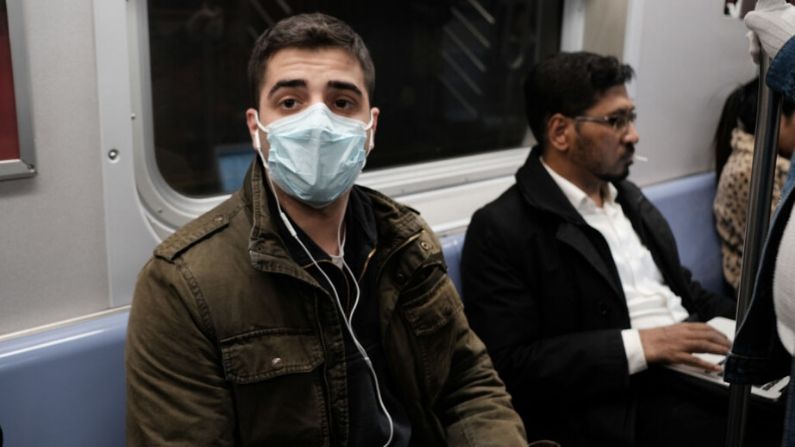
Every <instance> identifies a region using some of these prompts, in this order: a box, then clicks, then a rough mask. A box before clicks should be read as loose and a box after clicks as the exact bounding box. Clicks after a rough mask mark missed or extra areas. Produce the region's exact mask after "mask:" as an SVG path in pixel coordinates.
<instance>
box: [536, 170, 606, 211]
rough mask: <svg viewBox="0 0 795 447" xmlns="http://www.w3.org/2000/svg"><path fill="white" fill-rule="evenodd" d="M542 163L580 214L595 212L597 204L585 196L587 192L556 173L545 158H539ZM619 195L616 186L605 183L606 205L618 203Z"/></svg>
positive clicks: (603, 195)
mask: <svg viewBox="0 0 795 447" xmlns="http://www.w3.org/2000/svg"><path fill="white" fill-rule="evenodd" d="M539 159H540V161H541V166H543V167H544V169H546V170H547V172H548V173H549V176H550V177H552V180H554V181H555V184H557V185H558V187H559V188H560V190H561V191H563V194H564V195H565V196H566V198H567V199H569V202H570V203H571V205H572V206H573V207H574V209H576V210H577V211H578V212H580V213H582V212H584V211H585V212H587V211H593V210H595V209H596V208H597V207H596V203H595V202H594V201H593V200H592V199H591V198H590V197H588V195H587V194H585V191H583V190H582V189H580V188H579V187H578V186H577V185H575V184H574V183H572V182H571V181H569V179H567V178H566V177H563V176H562V175H560V174H558V173H557V172H555V171H554V170H553V169H552V168H550V167H549V165H547V163H546V162H545V161H544V157H540V158H539ZM617 195H618V190H617V189H616V187H615V186H613V184H612V183H610V182H605V187H604V189H603V190H602V198H603V199H604V201H605V203H607V204H610V205H612V204H614V203H615V201H616V196H617Z"/></svg>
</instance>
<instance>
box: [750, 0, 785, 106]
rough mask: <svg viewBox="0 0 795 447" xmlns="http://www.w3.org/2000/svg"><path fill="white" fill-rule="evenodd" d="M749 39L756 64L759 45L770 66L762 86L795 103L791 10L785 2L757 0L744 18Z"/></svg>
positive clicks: (780, 0)
mask: <svg viewBox="0 0 795 447" xmlns="http://www.w3.org/2000/svg"><path fill="white" fill-rule="evenodd" d="M745 25H746V26H747V27H748V29H749V30H751V33H753V34H752V35H751V36H750V42H751V48H750V51H751V55H752V56H754V60H758V54H759V45H760V44H761V47H762V48H763V49H764V51H765V54H767V55H768V56H770V58H771V59H772V62H771V64H770V68H769V69H768V71H767V78H766V82H767V85H768V86H769V87H770V88H772V89H773V90H775V91H777V92H779V93H781V94H782V95H784V96H786V97H787V99H789V100H791V101H795V77H793V76H792V73H793V72H794V71H795V40H793V39H792V36H793V35H794V34H795V6H792V5H790V4H789V3H787V2H786V1H785V0H759V1H758V2H757V4H756V9H755V10H754V11H751V12H749V13H748V14H747V15H746V16H745Z"/></svg>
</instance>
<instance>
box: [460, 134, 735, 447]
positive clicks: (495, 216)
mask: <svg viewBox="0 0 795 447" xmlns="http://www.w3.org/2000/svg"><path fill="white" fill-rule="evenodd" d="M540 152H541V151H540V148H538V147H536V148H534V149H533V151H532V152H531V154H530V156H529V157H528V160H527V162H526V163H525V165H524V166H523V167H522V168H521V169H520V170H519V171H518V172H517V174H516V184H515V185H513V186H512V187H510V188H509V189H508V190H507V191H506V192H504V193H503V194H502V195H501V196H500V197H499V198H497V199H496V200H495V201H493V202H491V203H490V204H488V205H486V206H485V207H483V208H481V209H480V210H478V211H477V212H476V213H475V215H474V216H473V217H472V221H471V223H470V225H469V228H468V230H467V236H466V241H465V245H464V250H463V259H462V278H463V298H464V302H465V305H466V307H465V309H466V311H467V317H468V318H469V321H470V323H471V325H472V328H473V329H474V330H475V331H476V332H477V333H478V335H479V336H480V337H481V338H482V339H483V341H484V342H485V343H486V346H487V347H488V349H489V352H490V354H491V356H492V358H493V360H494V364H495V367H496V369H497V371H498V372H499V374H500V376H501V377H502V379H503V380H504V381H505V383H506V385H507V388H508V391H509V392H510V393H511V395H512V396H513V402H514V405H515V407H516V409H517V411H518V412H519V414H520V415H521V416H522V418H523V419H524V422H525V426H526V428H527V431H528V436H529V439H531V440H532V439H539V438H553V439H556V440H558V441H559V442H561V443H562V445H565V446H567V447H571V446H576V445H634V443H635V440H636V433H635V428H636V424H637V423H638V421H637V416H638V415H637V408H638V403H639V401H638V399H639V396H640V393H639V390H640V388H641V387H642V386H644V385H643V383H644V382H648V381H649V380H650V379H649V376H651V375H653V374H656V372H655V371H647V372H643V373H639V374H636V375H633V376H632V377H630V375H629V372H628V367H627V359H626V354H625V352H624V346H623V341H622V338H621V330H622V329H626V328H629V327H630V320H629V314H628V310H627V305H626V298H625V296H624V293H623V288H622V285H621V280H620V278H619V275H618V271H617V269H616V266H615V263H614V262H613V258H612V255H611V253H610V249H609V247H608V245H607V242H606V241H605V240H604V238H603V237H602V235H601V234H600V233H599V232H598V231H597V230H595V229H594V228H592V227H590V226H589V225H588V224H587V223H586V222H585V220H584V219H583V218H582V216H580V214H579V213H578V212H577V211H576V210H575V209H574V207H573V206H572V205H571V203H570V202H569V201H568V199H567V198H566V196H565V195H564V194H563V192H562V191H561V190H560V188H559V187H558V186H557V184H555V182H554V180H553V179H552V178H551V177H550V176H549V173H547V172H546V170H545V169H544V168H543V166H542V165H541V162H540V159H539V157H540ZM615 187H616V189H617V190H618V196H617V202H618V203H619V204H620V205H621V207H622V209H623V211H624V214H625V215H626V216H627V218H628V219H629V220H630V221H631V222H632V226H633V228H634V229H635V231H636V232H637V233H638V236H639V237H640V240H641V242H642V243H643V244H644V245H645V246H646V247H647V248H648V249H649V251H650V252H651V254H652V257H653V258H654V261H655V263H656V264H657V267H658V268H659V269H660V271H661V273H662V275H663V278H664V280H665V282H666V284H667V285H668V286H669V287H670V288H671V290H672V291H673V292H674V293H675V294H676V295H678V296H680V297H681V298H682V305H683V306H684V307H685V308H686V309H687V311H688V312H689V313H690V319H693V320H701V321H706V320H708V319H710V318H712V317H714V316H716V315H722V316H731V315H733V312H734V303H733V302H732V301H731V300H728V299H726V298H723V297H719V296H716V295H714V294H712V293H710V292H707V291H706V290H704V289H703V288H701V286H700V285H699V284H698V283H697V282H695V281H692V280H691V276H690V273H689V272H688V271H687V270H686V269H685V268H684V267H682V265H681V263H680V261H679V255H678V253H677V250H676V244H675V241H674V237H673V234H672V232H671V230H670V228H669V226H668V224H667V222H666V221H665V219H664V218H663V216H662V215H661V214H660V212H659V211H658V210H657V209H656V208H655V207H654V206H653V205H652V204H651V203H650V202H649V201H648V199H646V197H645V196H644V195H643V194H642V193H641V191H640V190H639V189H638V188H637V187H636V186H635V185H634V184H632V183H630V182H628V181H622V182H616V183H615ZM654 369H655V368H652V370H654ZM721 416H723V414H721Z"/></svg>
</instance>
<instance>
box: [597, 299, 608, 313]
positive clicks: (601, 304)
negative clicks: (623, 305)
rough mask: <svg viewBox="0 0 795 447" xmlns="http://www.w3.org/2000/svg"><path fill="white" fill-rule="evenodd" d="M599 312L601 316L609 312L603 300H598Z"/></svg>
mask: <svg viewBox="0 0 795 447" xmlns="http://www.w3.org/2000/svg"><path fill="white" fill-rule="evenodd" d="M599 313H600V314H601V315H602V316H606V315H607V314H609V313H610V307H609V306H608V305H607V303H605V302H604V301H600V302H599Z"/></svg>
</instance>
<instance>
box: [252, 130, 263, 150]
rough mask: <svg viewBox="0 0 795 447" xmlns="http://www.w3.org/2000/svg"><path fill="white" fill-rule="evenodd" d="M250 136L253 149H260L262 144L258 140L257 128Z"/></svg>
mask: <svg viewBox="0 0 795 447" xmlns="http://www.w3.org/2000/svg"><path fill="white" fill-rule="evenodd" d="M252 138H253V139H254V149H256V150H260V149H261V147H262V145H261V144H260V142H259V130H257V131H256V132H254V135H253V136H252Z"/></svg>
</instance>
